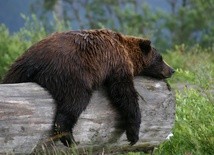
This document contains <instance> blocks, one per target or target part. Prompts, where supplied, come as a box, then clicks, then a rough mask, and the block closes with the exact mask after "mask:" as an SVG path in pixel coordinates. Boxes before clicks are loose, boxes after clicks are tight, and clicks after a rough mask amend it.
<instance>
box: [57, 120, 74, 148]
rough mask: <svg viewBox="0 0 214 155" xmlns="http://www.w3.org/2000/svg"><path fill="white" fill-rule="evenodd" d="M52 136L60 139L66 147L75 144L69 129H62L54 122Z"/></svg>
mask: <svg viewBox="0 0 214 155" xmlns="http://www.w3.org/2000/svg"><path fill="white" fill-rule="evenodd" d="M54 135H55V136H54V137H57V139H60V141H61V142H62V143H63V144H64V145H65V146H67V147H70V146H71V145H72V144H77V143H76V142H75V140H74V137H73V134H72V132H71V131H63V129H62V128H61V126H60V125H57V124H56V123H55V125H54Z"/></svg>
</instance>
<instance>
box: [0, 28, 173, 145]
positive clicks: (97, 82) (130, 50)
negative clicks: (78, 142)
mask: <svg viewBox="0 0 214 155" xmlns="http://www.w3.org/2000/svg"><path fill="white" fill-rule="evenodd" d="M173 73H174V70H173V69H172V68H171V67H170V66H168V65H167V64H166V63H165V62H164V61H163V58H162V56H161V55H160V54H159V53H158V52H157V51H156V49H155V48H154V47H152V46H151V41H150V40H148V39H143V38H139V37H133V36H127V35H123V34H120V33H118V32H114V31H111V30H106V29H101V30H82V31H68V32H61V33H54V34H52V35H50V36H49V37H47V38H45V39H43V40H41V41H40V42H38V43H36V44H34V45H32V46H31V47H30V48H29V49H28V50H27V51H26V52H25V53H24V54H23V55H22V56H21V57H20V58H18V59H17V60H16V61H15V63H14V64H13V65H12V66H11V68H10V69H9V71H8V73H7V74H6V76H5V78H4V79H3V83H20V82H35V83H37V84H39V85H40V86H42V87H44V88H45V89H46V90H48V91H49V93H50V94H51V95H52V97H53V98H54V100H55V102H56V103H57V107H56V108H57V110H56V114H55V120H54V122H53V134H54V136H59V137H60V140H61V141H62V143H63V144H64V145H66V146H70V145H71V144H72V143H74V142H75V141H74V138H73V134H72V129H73V127H74V125H75V123H76V122H77V120H78V117H79V116H80V114H81V113H82V111H84V110H85V109H86V107H87V105H88V103H89V100H90V98H91V96H92V92H93V91H94V90H95V89H97V88H98V87H100V86H103V87H104V88H105V89H106V92H107V94H108V97H109V99H110V101H111V104H112V105H113V106H114V107H115V108H116V109H117V111H118V113H119V114H120V116H121V118H123V120H125V126H124V130H125V131H126V135H127V139H128V141H129V142H130V144H131V145H133V144H135V143H136V142H137V141H138V139H139V136H138V135H139V128H140V123H141V113H140V109H139V105H138V94H137V92H136V90H135V88H134V85H133V77H134V76H137V75H146V76H151V77H154V78H159V79H164V78H168V77H170V76H171V75H172V74H173Z"/></svg>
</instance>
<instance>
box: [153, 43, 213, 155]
mask: <svg viewBox="0 0 214 155" xmlns="http://www.w3.org/2000/svg"><path fill="white" fill-rule="evenodd" d="M213 54H214V50H213V49H212V48H209V49H201V48H200V47H199V46H198V45H196V46H195V47H193V48H187V47H185V46H184V45H182V46H176V48H175V50H174V51H173V52H172V51H170V52H169V53H166V54H165V55H164V57H165V59H166V60H167V61H168V62H169V64H172V66H174V67H176V70H177V73H176V74H175V76H174V77H173V78H172V79H170V80H169V82H170V84H171V85H172V87H173V88H174V90H175V91H176V120H175V126H174V128H173V135H174V136H173V137H171V138H170V140H167V141H166V142H164V143H163V144H161V146H160V147H159V148H157V149H156V151H155V154H157V155H173V154H175V155H179V154H182V155H183V154H184V155H211V154H214V98H213V94H214V56H213Z"/></svg>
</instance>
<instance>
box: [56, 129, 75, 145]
mask: <svg viewBox="0 0 214 155" xmlns="http://www.w3.org/2000/svg"><path fill="white" fill-rule="evenodd" d="M60 141H61V142H62V143H63V144H64V145H65V146H67V147H70V146H71V145H73V144H77V143H76V142H75V140H74V137H73V134H72V133H71V132H65V133H64V134H62V136H61V137H60Z"/></svg>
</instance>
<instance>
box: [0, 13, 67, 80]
mask: <svg viewBox="0 0 214 155" xmlns="http://www.w3.org/2000/svg"><path fill="white" fill-rule="evenodd" d="M22 17H23V18H24V19H25V21H26V23H25V26H24V27H23V28H21V29H20V30H19V32H16V33H14V34H10V33H9V30H8V28H6V27H5V25H0V36H1V37H0V55H1V57H0V80H1V79H2V78H3V75H4V74H5V72H6V71H7V70H8V68H9V66H10V65H11V64H12V62H13V61H14V60H15V59H16V58H17V57H18V56H20V55H21V54H22V53H23V52H24V51H25V50H27V48H29V47H30V46H31V45H32V44H33V43H35V42H37V41H39V40H41V39H42V38H44V37H45V36H47V35H48V34H49V33H51V32H53V31H62V30H66V29H68V28H69V27H66V26H65V24H64V23H59V22H58V21H57V20H56V19H55V20H54V21H53V22H52V23H50V24H49V26H50V29H49V30H46V29H45V25H47V24H44V23H42V22H40V21H39V20H37V18H36V16H35V15H32V16H31V17H30V18H29V17H26V16H24V15H22Z"/></svg>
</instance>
